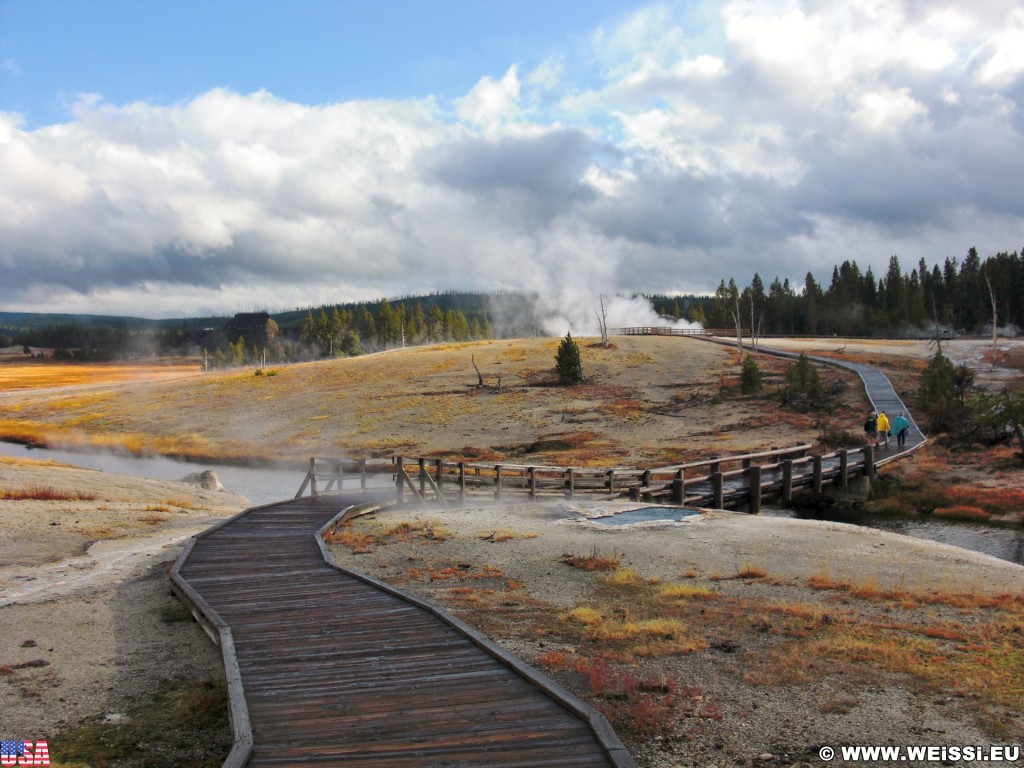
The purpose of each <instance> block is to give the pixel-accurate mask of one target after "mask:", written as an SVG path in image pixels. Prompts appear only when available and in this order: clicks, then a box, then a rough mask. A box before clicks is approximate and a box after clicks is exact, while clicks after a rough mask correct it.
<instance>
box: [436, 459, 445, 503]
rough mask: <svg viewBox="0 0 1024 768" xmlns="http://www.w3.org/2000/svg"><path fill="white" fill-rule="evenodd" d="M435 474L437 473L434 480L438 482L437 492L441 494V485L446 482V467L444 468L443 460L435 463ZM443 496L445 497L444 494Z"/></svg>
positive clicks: (437, 460)
mask: <svg viewBox="0 0 1024 768" xmlns="http://www.w3.org/2000/svg"><path fill="white" fill-rule="evenodd" d="M434 472H435V473H436V474H435V475H434V479H435V480H436V481H437V490H438V492H440V490H441V483H442V482H443V481H444V467H443V466H442V462H441V459H436V460H435V461H434ZM441 495H442V496H444V494H443V493H442V494H441Z"/></svg>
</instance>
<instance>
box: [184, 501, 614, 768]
mask: <svg viewBox="0 0 1024 768" xmlns="http://www.w3.org/2000/svg"><path fill="white" fill-rule="evenodd" d="M364 500H365V498H363V497H359V498H352V499H348V500H347V503H353V502H356V501H364ZM347 503H346V500H345V499H343V498H341V497H339V496H327V497H318V498H302V499H296V500H292V501H288V502H282V503H280V504H274V505H269V506H266V507H259V508H255V509H252V510H248V511H247V512H246V513H243V514H242V515H240V516H238V517H236V518H233V519H232V520H231V521H228V522H227V523H226V524H224V525H222V526H219V527H217V528H214V529H211V530H210V531H208V532H206V533H205V534H203V535H202V536H201V537H199V538H198V539H197V540H196V541H195V542H194V544H192V545H191V546H190V548H188V549H187V550H186V552H185V553H184V554H183V556H182V558H181V559H179V562H178V566H177V568H176V570H177V575H176V576H175V577H172V578H176V579H177V580H178V582H181V586H180V587H178V588H177V589H176V591H179V594H181V593H182V592H186V593H188V594H187V595H186V599H187V600H190V601H191V602H193V604H195V605H197V606H198V608H199V609H200V610H202V611H205V612H208V613H211V614H214V616H213V619H214V624H215V627H214V633H215V632H216V630H217V629H218V628H219V629H220V630H221V631H222V632H223V630H224V628H225V627H227V628H228V629H229V633H228V635H227V636H228V637H229V640H228V642H227V643H226V645H227V646H231V645H233V649H234V657H235V658H236V659H237V675H238V678H239V679H238V682H239V683H240V685H239V686H237V687H236V689H235V690H236V692H238V691H241V692H243V693H244V703H243V702H237V701H236V702H233V706H232V720H233V725H234V727H235V731H236V734H239V733H241V734H243V736H242V738H241V741H243V742H245V741H247V739H248V737H247V736H245V735H244V734H245V733H246V726H247V727H248V730H249V731H250V732H251V754H245V753H247V752H248V751H249V745H248V744H243V745H242V746H243V747H244V749H238V748H237V746H236V752H235V753H233V756H232V758H231V759H230V760H229V763H226V765H227V764H237V765H252V766H257V765H266V766H288V765H295V766H299V765H322V766H329V765H338V766H345V767H346V768H363V767H364V766H365V767H366V768H370V767H373V768H385V767H391V766H393V767H394V768H416V767H417V766H438V767H440V766H447V767H449V768H454V767H455V766H508V767H509V768H512V767H513V766H549V765H550V766H556V765H557V766H570V767H571V766H580V767H582V766H633V765H634V762H633V760H632V758H630V756H629V755H628V753H626V751H625V749H624V748H623V747H622V745H621V743H620V742H619V741H618V739H617V738H616V737H615V734H614V733H613V732H612V731H611V729H610V728H609V727H608V725H607V723H606V722H605V721H604V719H603V718H602V717H600V716H599V715H596V713H594V712H593V711H592V710H589V709H588V708H587V707H586V706H585V705H584V704H583V703H582V702H579V701H578V700H577V699H575V698H574V697H572V695H571V694H568V693H567V692H565V691H564V690H562V689H560V688H559V687H558V686H557V685H555V684H554V683H551V681H549V680H547V678H545V677H544V676H543V675H541V674H540V673H537V672H536V671H534V670H532V669H530V668H528V667H525V665H521V663H519V662H518V661H517V660H515V659H513V658H511V657H507V655H506V657H501V654H503V652H501V651H500V650H498V654H499V655H498V656H496V655H495V653H494V651H493V650H488V647H491V648H492V649H493V648H496V646H493V644H491V643H490V641H488V640H487V639H486V638H484V637H483V636H481V635H479V634H477V633H475V632H474V631H473V630H471V629H469V628H468V627H466V626H465V625H460V623H459V622H457V621H456V622H454V625H453V624H452V623H449V621H446V620H443V619H442V618H441V617H439V616H438V615H436V614H435V613H434V612H432V611H431V610H428V609H427V607H425V606H423V605H421V604H417V603H416V601H410V600H411V599H404V598H403V597H402V596H400V595H399V594H395V591H394V590H393V589H391V588H389V587H387V586H386V585H382V584H379V583H373V582H372V581H370V582H367V581H364V580H362V579H360V578H358V577H356V576H355V575H352V574H349V573H346V572H344V571H342V570H338V569H336V568H334V567H331V566H330V565H328V564H327V563H326V562H325V561H324V558H323V555H322V552H321V548H320V546H319V545H318V543H317V541H316V538H315V534H316V531H317V530H318V529H319V528H320V527H321V526H322V525H323V524H324V523H326V522H327V521H328V520H329V519H330V518H332V517H333V516H334V515H335V514H336V513H338V512H339V511H340V510H341V509H342V507H343V506H347ZM218 620H219V621H218ZM453 621H454V620H453ZM223 636H224V635H222V637H223ZM224 645H225V643H224V642H222V646H224ZM225 666H226V669H227V670H228V678H229V684H230V682H231V679H232V662H231V659H229V658H226V659H225ZM547 683H551V685H550V687H548V686H547V685H546V684H547ZM243 719H244V720H245V721H246V722H236V721H241V720H243Z"/></svg>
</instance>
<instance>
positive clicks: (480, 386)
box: [469, 355, 484, 389]
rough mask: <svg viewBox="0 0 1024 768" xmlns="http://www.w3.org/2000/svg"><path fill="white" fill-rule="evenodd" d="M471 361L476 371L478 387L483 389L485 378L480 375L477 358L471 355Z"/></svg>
mask: <svg viewBox="0 0 1024 768" xmlns="http://www.w3.org/2000/svg"><path fill="white" fill-rule="evenodd" d="M469 359H470V360H472V361H473V370H475V371H476V382H477V383H476V385H477V387H479V388H481V389H482V388H483V386H484V377H483V375H482V374H481V373H480V369H479V368H477V367H476V356H475V355H470V356H469Z"/></svg>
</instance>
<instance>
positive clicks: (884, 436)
mask: <svg viewBox="0 0 1024 768" xmlns="http://www.w3.org/2000/svg"><path fill="white" fill-rule="evenodd" d="M878 441H881V442H882V444H883V445H885V446H888V445H889V417H887V416H886V415H885V411H879V412H878V438H877V440H876V442H875V445H876V446H877V445H878Z"/></svg>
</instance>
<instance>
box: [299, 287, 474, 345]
mask: <svg viewBox="0 0 1024 768" xmlns="http://www.w3.org/2000/svg"><path fill="white" fill-rule="evenodd" d="M374 309H375V311H371V309H370V306H369V305H366V304H363V305H357V306H356V307H355V308H353V309H347V308H345V309H342V308H340V307H337V306H335V307H330V308H329V311H328V308H327V307H321V308H320V309H319V310H317V311H316V312H315V313H314V312H313V310H308V311H307V312H306V316H305V318H304V319H303V321H302V326H301V328H300V329H299V341H300V342H301V343H302V344H303V345H305V346H306V347H307V348H312V349H316V350H317V351H318V352H319V354H320V355H321V356H322V357H327V356H334V355H336V354H339V353H340V354H344V355H359V354H362V353H363V352H364V351H368V350H379V349H388V348H390V347H396V346H401V345H409V346H412V345H417V344H427V343H432V342H439V341H472V340H475V339H491V338H494V331H493V330H492V328H491V321H490V318H489V317H488V316H487V314H484V313H481V314H480V316H479V317H476V316H474V317H473V318H472V319H467V317H466V315H465V313H463V312H462V310H460V309H456V308H454V307H449V309H448V310H447V311H445V310H443V309H441V307H440V305H439V304H437V303H436V302H435V303H432V304H431V305H430V308H429V309H427V310H426V311H424V309H423V303H422V302H421V301H419V300H414V301H413V302H412V304H411V308H409V309H407V304H406V303H405V302H403V301H399V302H398V303H396V304H394V305H392V303H391V302H389V301H388V300H387V299H382V300H381V301H380V302H378V304H377V306H376V307H375V308H374Z"/></svg>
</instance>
